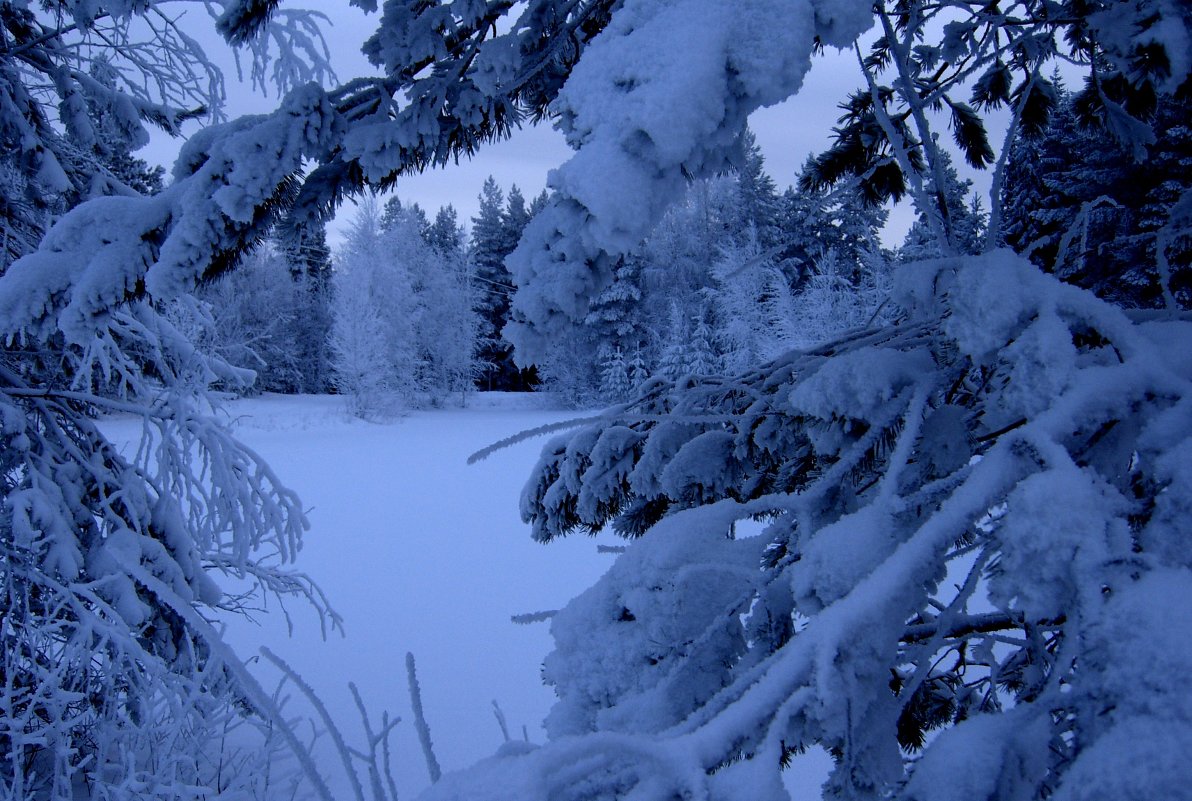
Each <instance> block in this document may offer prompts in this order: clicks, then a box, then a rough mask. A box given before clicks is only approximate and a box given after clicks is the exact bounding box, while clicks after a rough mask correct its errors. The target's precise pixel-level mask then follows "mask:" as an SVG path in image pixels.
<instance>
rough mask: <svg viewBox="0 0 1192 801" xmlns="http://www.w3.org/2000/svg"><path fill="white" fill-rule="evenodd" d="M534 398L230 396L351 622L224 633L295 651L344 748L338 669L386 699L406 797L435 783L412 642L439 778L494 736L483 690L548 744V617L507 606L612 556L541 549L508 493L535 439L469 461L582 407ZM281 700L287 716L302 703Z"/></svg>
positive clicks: (583, 541) (241, 426)
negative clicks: (301, 509) (536, 619)
mask: <svg viewBox="0 0 1192 801" xmlns="http://www.w3.org/2000/svg"><path fill="white" fill-rule="evenodd" d="M544 405H545V404H544V401H543V398H542V397H541V396H525V395H521V396H518V395H505V394H501V393H483V394H481V395H479V396H473V397H472V398H469V401H468V408H465V409H446V410H439V411H428V412H414V413H411V414H409V415H407V416H405V417H401V418H398V419H396V420H393V421H392V422H389V423H386V424H377V423H366V422H362V421H359V420H354V419H352V418H350V417H348V415H347V414H345V412H344V402H343V400H342V399H340V398H334V397H283V396H265V397H263V398H257V399H249V400H238V401H232V402H230V403H228V404H227V406H226V410H227V412H228V414H229V415H231V416H232V417H233V418H234V419H235V431H236V433H237V435H238V436H239V437H240V438H241V439H242V440H243V441H244V442H245V443H246V444H247V445H248V446H249V447H251V448H253V449H255V450H257V451H258V452H259V453H260V454H261V455H262V456H264V457H265V458H266V459H267V460H268V461H269V462H270V464H271V465H272V466H273V467H274V469H275V470H276V471H277V472H278V474H279V475H280V476H281V478H282V480H283V481H284V482H285V483H287V484H288V485H289V486H290V487H292V488H293V489H295V490H296V491H297V492H298V493H299V494H300V495H301V497H302V500H303V503H304V506H305V508H306V509H308V510H309V513H308V516H309V518H310V522H311V526H312V528H311V531H310V532H308V534H307V535H306V538H305V540H304V547H303V550H302V553H301V556H300V558H299V561H298V567H299V568H300V569H302V570H304V571H306V572H307V573H309V574H310V575H311V576H312V577H313V578H314V579H315V580H316V581H317V582H318V583H319V585H320V586H321V587H322V588H323V590H324V591H326V593H327V594H328V596H329V597H330V600H331V603H332V605H333V606H334V608H335V609H336V610H337V611H338V612H339V613H340V614H341V615H343V617H344V620H345V629H346V632H347V636H346V637H340V636H339V635H338V634H334V633H333V634H331V635H330V636H329V637H328V639H327V641H325V642H324V641H323V640H322V639H321V638H320V633H319V626H318V625H317V621H316V620H315V616H314V614H313V613H312V612H311V611H309V610H308V609H305V608H302V607H300V606H297V605H291V609H290V614H291V617H292V618H293V622H294V634H293V636H292V637H287V635H286V630H285V629H286V627H285V620H284V617H283V616H282V615H281V614H279V613H278V610H277V609H276V604H273V606H272V607H271V609H270V611H269V612H268V613H266V614H260V615H257V617H258V622H259V625H253V624H249V623H245V622H244V621H241V620H230V621H229V626H230V628H229V631H228V633H227V638H228V640H229V642H230V643H231V645H232V646H233V648H235V650H236V652H237V653H238V654H239V655H240V656H242V657H244V658H249V657H252V656H253V655H255V654H256V653H257V651H258V649H259V647H260V646H262V645H266V646H268V647H269V648H270V649H271V650H272V651H274V652H275V653H277V654H278V655H280V656H281V657H282V658H284V659H285V660H286V661H287V662H289V663H290V665H291V666H292V667H293V668H294V669H295V670H297V671H298V673H300V674H301V675H302V677H303V678H304V679H306V681H307V682H309V683H310V684H311V685H312V686H313V687H314V689H315V690H316V692H317V693H318V694H319V696H320V697H321V698H322V699H323V701H324V703H325V704H326V705H327V707H328V709H329V711H330V712H331V715H332V716H333V718H334V719H335V720H336V721H337V722H338V724H339V725H340V727H341V728H342V729H343V731H344V735H345V738H346V739H347V741H348V743H349V745H353V746H355V747H357V748H362V749H363V748H364V739H363V732H362V729H361V727H360V724H359V722H358V720H359V718H358V715H357V712H356V710H355V706H354V704H353V702H352V698H351V695H350V693H349V691H348V682H349V681H354V682H355V683H356V684H357V686H358V687H359V689H360V692H361V694H362V696H363V697H364V701H365V704H366V705H367V706H368V707H369V711H370V714H371V715H372V716H373V723H374V725H378V723H379V719H380V713H381V711H382V710H385V709H388V710H390V711H391V712H393V713H395V714H397V715H400V716H401V718H402V722H401V723H400V724H399V725H398V727H397V729H396V731H395V736H394V741H393V742H394V760H395V765H394V773H395V774H396V779H397V784H398V790H399V793H400V794H401V797H402V798H405V799H409V798H413V797H414V795H415V794H416V793H417V792H418V791H419V790H421V789H422V788H423V787H425V786H426V785H427V784H428V778H427V770H426V765H425V764H424V761H423V759H422V752H421V750H420V747H419V745H418V741H417V735H416V733H415V729H414V718H413V715H412V713H411V711H410V701H409V697H408V695H407V692H406V671H405V654H406V652H407V651H412V652H413V653H414V655H415V657H416V659H417V666H418V678H419V681H420V684H421V686H422V699H423V705H424V707H425V710H426V716H427V721H428V723H429V725H430V730H431V735H432V737H433V739H434V743H435V749H436V752H437V755H438V758H439V762H440V763H441V765H442V767H443V770H444V771H445V772H446V771H451V770H458V769H460V768H463V767H466V766H468V765H470V764H472V763H473V762H475V761H476V760H478V759H481V758H483V757H487V756H490V755H491V754H493V753H494V752H495V751H496V750H497V749H498V747H499V746H500V745H501V743H502V736H501V731H500V727H499V726H498V723H497V720H496V717H495V715H494V713H493V707H492V701H493V700H494V699H495V700H496V701H497V702H498V703H499V704H500V705H501V708H502V709H503V710H504V713H505V716H506V718H507V720H508V725H509V730H510V734H511V735H512V736H515V737H517V738H520V737H521V736H522V726H523V725H524V726H526V727H527V729H528V733H529V736H530V739H531V740H533V741H535V742H542V739H543V734H542V729H541V725H540V724H541V721H542V719H543V718H544V717H545V716H546V713H547V711H548V710H549V708H550V706H551V704H552V703H553V700H554V696H553V694H552V692H551V691H550V689H549V688H547V687H545V686H543V685H542V683H541V681H540V679H539V670H540V665H541V661H542V657H543V656H544V655H545V654H546V653H547V652H548V651H550V650H551V647H552V643H551V640H550V636H549V631H548V625H547V624H545V623H537V624H531V625H516V624H514V623H512V622H511V621H510V619H509V618H510V616H511V615H514V614H518V613H526V612H538V611H542V610H553V609H558V608H559V607H561V606H563V605H564V604H565V603H566V602H567V601H568V600H570V599H571V598H572V597H573V596H575V595H577V594H579V592H581V591H582V590H583V589H585V588H586V587H588V586H590V585H591V584H592V583H593V582H594V581H595V580H596V579H597V578H598V577H599V576H600V575H601V574H602V573H603V572H604V571H605V570H606V569H607V568H608V567H609V566H610V565H611V564H612V561H613V558H614V557H613V556H611V555H608V554H598V553H597V551H596V541H593V540H592V539H589V538H587V537H582V536H575V537H569V538H562V539H559V540H557V541H555V542H553V543H551V544H550V545H541V544H538V543H535V542H534V541H533V540H531V538H530V532H529V527H528V526H526V525H525V524H523V523H522V522H521V521H520V519H519V517H518V508H517V501H518V496H519V493H520V490H521V486H522V484H523V483H524V482H525V480H526V477H527V476H528V475H529V473H530V469H531V467H532V466H533V464H534V461H535V460H536V458H537V456H538V451H539V449H540V448H541V446H542V440H540V439H537V440H529V441H527V442H522V443H520V444H518V445H515V446H513V447H510V448H507V449H505V450H502V451H499V452H497V453H495V454H493V455H492V456H490V457H489V458H488V459H486V460H484V461H482V462H479V463H478V464H475V465H472V466H468V465H467V464H466V463H465V461H466V459H467V457H468V455H469V454H471V453H473V452H474V451H476V450H479V449H480V448H482V447H484V446H486V445H489V444H490V443H492V442H494V441H496V440H498V439H500V438H502V437H506V436H508V435H511V434H514V433H516V432H518V431H521V430H524V429H527V428H532V427H535V426H539V425H542V424H544V423H550V422H555V421H559V420H565V419H568V418H570V417H574V416H575V412H574V411H558V410H550V409H548V408H542V407H543V406H544ZM536 407H537V408H536ZM104 429H105V431H106V432H107V433H108V435H109V436H111V437H113V438H114V439H115V440H116V441H117V442H122V443H123V442H135V439H136V438H137V437H138V436H139V431H140V426H139V423H137V422H136V421H135V420H112V421H109V422H107V423H105V425H104ZM600 541H604V540H600ZM250 667H251V669H252V670H253V672H254V673H255V674H256V675H257V677H258V678H259V679H260V680H261V681H262V683H263V684H264V685H265V686H266V688H268V689H272V687H273V686H275V683H276V680H277V678H278V674H277V672H276V671H275V670H274V669H273V668H272V667H271V666H268V665H267V664H265V663H264V660H260V661H258V662H254V663H253V664H252V665H250ZM292 695H293V696H295V697H293V698H292V699H291V701H290V703H289V704H288V705H287V707H286V710H287V712H289V713H290V714H294V713H296V712H298V711H299V699H298V698H297V697H296V696H297V695H298V694H297V692H296V691H294V692H292ZM302 709H305V705H302ZM309 733H310V729H309V727H307V728H306V729H304V730H302V731H300V736H302V737H303V739H308V738H309ZM320 742H321V749H320V751H319V767H320V769H321V771H322V772H323V773H324V775H325V777H326V778H327V780H328V782H329V783H330V785H331V789H332V791H333V792H334V793H335V795H336V797H337V798H343V799H348V798H351V796H352V793H351V790H350V789H349V785H348V784H347V782H346V779H345V778H344V775H343V770H342V768H341V767H340V765H339V762H338V759H337V758H336V757H335V756H334V754H333V753H332V749H331V748H330V743H329V741H328V738H326V737H322V738H320ZM362 778H363V777H362Z"/></svg>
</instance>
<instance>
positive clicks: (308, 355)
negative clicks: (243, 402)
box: [269, 225, 332, 393]
mask: <svg viewBox="0 0 1192 801" xmlns="http://www.w3.org/2000/svg"><path fill="white" fill-rule="evenodd" d="M282 248H283V253H284V255H285V258H286V262H287V263H288V264H289V267H290V277H291V279H292V281H293V283H294V285H295V288H296V290H297V294H298V303H297V309H296V310H295V312H296V313H295V318H294V321H293V325H292V327H291V329H290V331H291V333H290V341H291V342H292V349H293V354H294V362H295V364H296V365H297V375H298V378H297V381H295V382H294V384H293V387H292V388H291V389H286V388H283V387H282V386H276V387H270V388H269V389H270V390H271V391H279V392H285V391H291V392H307V393H321V392H327V391H329V390H330V389H331V354H330V352H329V350H328V344H327V342H328V337H329V335H330V333H331V297H332V293H331V283H332V270H331V248H329V247H328V246H327V231H326V228H325V227H324V226H321V225H308V226H304V227H303V228H301V229H300V230H298V231H297V237H296V238H294V241H291V242H289V243H283V245H282Z"/></svg>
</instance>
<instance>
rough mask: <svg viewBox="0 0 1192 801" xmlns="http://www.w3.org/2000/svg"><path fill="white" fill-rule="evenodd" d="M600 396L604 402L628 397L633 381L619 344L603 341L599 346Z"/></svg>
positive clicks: (619, 400)
mask: <svg viewBox="0 0 1192 801" xmlns="http://www.w3.org/2000/svg"><path fill="white" fill-rule="evenodd" d="M599 366H600V398H601V400H603V401H604V402H605V403H619V402H621V401H623V400H625V399H626V398H628V397H629V392H630V391H631V390H632V389H633V383H632V381H631V380H630V377H629V367H628V365H626V363H625V354H624V353H623V352H622V350H621V346H620V345H619V344H612V343H609V342H604V343H602V344H601V346H600V354H599Z"/></svg>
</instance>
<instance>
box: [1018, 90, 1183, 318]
mask: <svg viewBox="0 0 1192 801" xmlns="http://www.w3.org/2000/svg"><path fill="white" fill-rule="evenodd" d="M1190 107H1192V103H1190V102H1189V101H1188V100H1187V99H1185V98H1180V97H1174V98H1165V99H1163V100H1162V101H1161V102H1159V103H1158V104H1157V106H1156V109H1155V115H1154V125H1155V127H1156V129H1157V130H1162V131H1164V136H1163V137H1161V138H1159V139H1157V140H1156V141H1155V142H1154V143H1152V144H1149V145H1146V146H1144V148H1143V150H1142V152H1141V154H1136V153H1135V151H1134V149H1133V148H1132V147H1130V146H1126V145H1123V144H1121V143H1119V142H1118V141H1117V140H1116V139H1115V138H1114V137H1113V135H1112V134H1111V133H1110V132H1109V131H1108V130H1106V129H1105V128H1104V127H1102V126H1100V125H1097V124H1084V123H1082V122H1081V120H1080V119H1079V114H1078V112H1077V109H1076V100H1075V98H1073V97H1072V96H1071V95H1069V94H1067V93H1062V94H1061V96H1060V101H1059V105H1058V108H1057V110H1056V111H1055V113H1053V114H1052V116H1051V119H1050V121H1049V123H1048V125H1047V126H1046V128H1044V129H1043V130H1041V131H1040V132H1038V133H1037V134H1036V135H1028V134H1027V132H1022V133H1020V134H1019V136H1018V137H1017V138H1016V139H1015V142H1014V145H1013V147H1012V149H1011V151H1010V157H1009V161H1008V164H1007V177H1006V181H1005V183H1004V186H1003V194H1002V199H1001V203H1002V215H1001V219H1002V228H1001V238H1002V240H1003V241H1004V242H1005V243H1006V244H1007V245H1009V246H1010V247H1012V248H1014V249H1015V250H1018V251H1020V252H1023V253H1026V254H1028V255H1029V257H1030V258H1031V260H1032V261H1033V262H1034V263H1036V264H1038V265H1039V266H1040V267H1042V268H1043V269H1046V270H1048V271H1051V272H1054V273H1055V274H1056V275H1057V276H1059V277H1061V278H1063V279H1064V280H1065V281H1069V282H1071V283H1074V284H1077V285H1079V286H1083V287H1086V288H1089V289H1092V290H1093V291H1094V292H1096V293H1097V294H1099V295H1101V296H1102V297H1105V298H1107V299H1110V300H1113V301H1114V302H1117V303H1120V304H1122V305H1126V306H1143V307H1146V306H1155V305H1158V304H1161V303H1162V302H1163V300H1162V298H1163V287H1162V285H1161V282H1160V278H1159V273H1160V270H1159V266H1158V259H1157V252H1156V244H1157V242H1158V239H1159V236H1160V232H1161V231H1162V230H1163V229H1164V226H1165V224H1166V223H1167V220H1168V218H1169V215H1170V212H1171V210H1172V209H1173V208H1174V207H1175V206H1176V204H1177V203H1178V202H1179V200H1180V198H1181V197H1182V196H1183V195H1184V193H1185V192H1188V191H1189V190H1190V189H1192V177H1189V176H1190V175H1192V172H1190V168H1192V127H1190V126H1189V125H1188V122H1187V119H1188V115H1189V113H1190ZM1135 155H1142V156H1143V158H1142V160H1141V161H1135ZM1165 255H1166V257H1167V262H1168V265H1169V270H1170V271H1171V274H1172V281H1171V283H1172V286H1171V290H1172V292H1173V293H1174V297H1175V298H1176V299H1177V301H1178V302H1179V303H1180V304H1182V305H1184V306H1185V307H1186V306H1188V305H1190V304H1192V267H1190V266H1189V261H1190V260H1192V239H1190V238H1189V236H1188V234H1187V233H1186V232H1185V233H1184V234H1182V235H1181V234H1179V233H1175V234H1174V236H1173V237H1172V238H1171V241H1170V242H1169V244H1168V246H1167V252H1166V254H1165Z"/></svg>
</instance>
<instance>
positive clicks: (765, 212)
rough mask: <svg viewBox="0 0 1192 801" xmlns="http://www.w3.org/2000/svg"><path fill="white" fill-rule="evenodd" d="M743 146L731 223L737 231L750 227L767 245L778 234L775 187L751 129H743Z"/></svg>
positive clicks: (758, 239) (777, 198)
mask: <svg viewBox="0 0 1192 801" xmlns="http://www.w3.org/2000/svg"><path fill="white" fill-rule="evenodd" d="M742 147H743V149H744V157H743V159H742V162H741V165H740V167H738V168H737V171H736V179H737V203H738V206H737V215H736V219H735V220H734V221H733V227H734V229H735V230H736V231H737V232H740V233H744V232H749V231H753V232H754V234H753V235H754V236H756V238H757V241H758V243H759V244H760V245H761V247H762V248H763V249H769V248H772V247H774V245H775V244H777V243H778V242H779V240H780V236H781V235H780V233H779V229H778V216H779V206H780V203H779V195H778V189H777V187H776V186H775V184H774V179H773V178H771V177H770V176H769V175H767V174H766V165H765V158H764V157H763V156H762V150H761V147H759V146H758V144H757V138H756V137H755V136H754V135H753V131H750V130H749V129H746V130H745V134H744V135H743V136H742Z"/></svg>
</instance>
